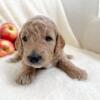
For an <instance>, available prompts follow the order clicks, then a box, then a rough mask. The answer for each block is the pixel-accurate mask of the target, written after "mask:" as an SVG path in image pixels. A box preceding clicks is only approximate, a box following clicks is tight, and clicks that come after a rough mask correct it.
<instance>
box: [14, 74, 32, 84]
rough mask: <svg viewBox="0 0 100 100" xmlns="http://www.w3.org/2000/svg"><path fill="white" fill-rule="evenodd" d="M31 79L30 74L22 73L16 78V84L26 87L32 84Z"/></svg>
mask: <svg viewBox="0 0 100 100" xmlns="http://www.w3.org/2000/svg"><path fill="white" fill-rule="evenodd" d="M32 78H33V75H32V74H30V73H26V72H23V73H21V74H20V75H19V76H18V77H17V79H16V83H18V84H21V85H28V84H30V83H31V82H32Z"/></svg>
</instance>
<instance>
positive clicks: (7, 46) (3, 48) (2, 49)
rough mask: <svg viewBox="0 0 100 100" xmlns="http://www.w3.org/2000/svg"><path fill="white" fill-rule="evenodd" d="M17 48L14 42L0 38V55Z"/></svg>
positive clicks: (9, 52)
mask: <svg viewBox="0 0 100 100" xmlns="http://www.w3.org/2000/svg"><path fill="white" fill-rule="evenodd" d="M14 50H15V48H14V46H13V44H12V43H11V42H10V41H8V40H4V39H0V57H2V56H6V55H8V54H11V53H13V52H14Z"/></svg>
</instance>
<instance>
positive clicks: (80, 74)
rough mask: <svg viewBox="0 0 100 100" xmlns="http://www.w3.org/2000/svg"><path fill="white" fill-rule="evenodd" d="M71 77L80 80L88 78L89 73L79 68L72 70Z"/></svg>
mask: <svg viewBox="0 0 100 100" xmlns="http://www.w3.org/2000/svg"><path fill="white" fill-rule="evenodd" d="M70 77H71V78H73V79H78V80H86V79H87V77H88V75H87V72H86V71H85V70H82V69H77V70H75V71H74V72H73V71H72V72H71V73H70Z"/></svg>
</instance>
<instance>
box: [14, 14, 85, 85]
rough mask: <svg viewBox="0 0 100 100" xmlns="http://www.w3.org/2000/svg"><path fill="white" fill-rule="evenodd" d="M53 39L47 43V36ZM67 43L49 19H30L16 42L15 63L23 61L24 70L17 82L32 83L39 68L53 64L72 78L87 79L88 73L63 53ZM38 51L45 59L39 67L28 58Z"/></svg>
mask: <svg viewBox="0 0 100 100" xmlns="http://www.w3.org/2000/svg"><path fill="white" fill-rule="evenodd" d="M48 35H49V36H50V37H52V39H53V40H52V41H50V42H47V41H45V37H46V36H48ZM23 36H26V37H27V39H28V41H27V42H23V39H22V38H23ZM64 46H65V41H64V39H63V37H62V36H61V34H60V33H59V32H58V30H57V28H56V25H55V24H54V23H53V22H52V21H51V20H50V19H49V18H47V17H44V16H36V17H34V18H32V19H30V20H29V21H28V22H27V23H25V25H23V28H22V29H21V32H20V34H19V36H18V38H17V40H16V49H17V51H18V52H17V56H16V58H15V60H14V61H17V60H18V61H19V60H22V65H23V69H22V72H21V73H20V75H19V76H18V77H17V79H16V82H17V83H19V84H23V85H24V84H29V83H31V81H32V79H33V76H35V75H36V70H37V69H39V68H47V67H48V65H49V64H50V63H51V64H53V65H54V66H55V67H57V68H59V69H61V70H62V71H64V72H65V73H66V74H68V75H69V76H70V77H71V78H77V79H79V80H81V79H87V73H86V71H84V70H82V69H79V68H78V67H76V66H75V65H74V64H72V63H71V61H70V60H69V59H68V58H71V56H70V55H68V56H67V57H66V55H65V54H64V52H63V48H64ZM33 50H34V51H36V52H37V53H39V54H41V56H42V58H43V59H44V60H43V62H42V63H40V64H39V65H35V64H31V63H30V62H29V61H28V60H27V56H28V55H30V54H31V53H32V51H33Z"/></svg>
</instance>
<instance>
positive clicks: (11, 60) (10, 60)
mask: <svg viewBox="0 0 100 100" xmlns="http://www.w3.org/2000/svg"><path fill="white" fill-rule="evenodd" d="M19 60H20V59H17V58H10V59H9V62H10V63H17V62H18V61H19Z"/></svg>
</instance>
